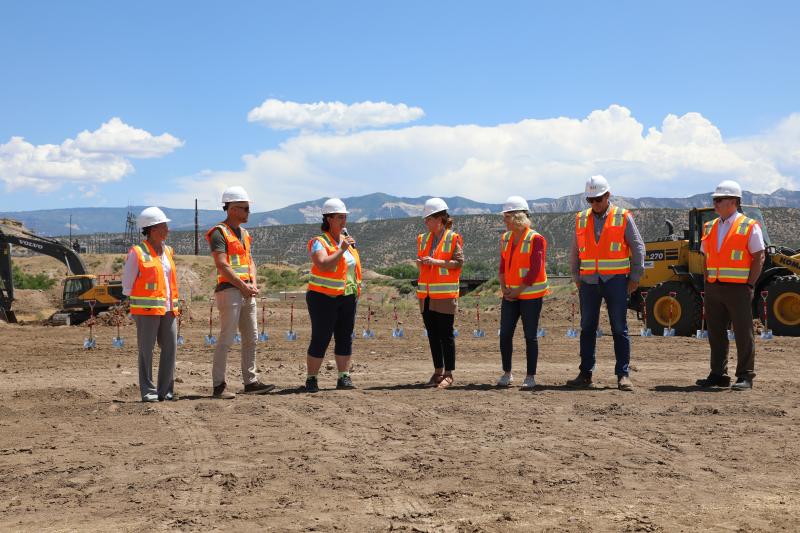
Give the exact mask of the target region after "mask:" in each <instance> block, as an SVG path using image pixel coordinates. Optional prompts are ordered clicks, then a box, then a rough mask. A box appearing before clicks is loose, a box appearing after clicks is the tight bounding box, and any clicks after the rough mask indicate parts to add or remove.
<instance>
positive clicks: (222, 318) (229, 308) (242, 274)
mask: <svg viewBox="0 0 800 533" xmlns="http://www.w3.org/2000/svg"><path fill="white" fill-rule="evenodd" d="M222 209H223V210H224V211H225V213H226V214H227V216H226V217H225V220H224V221H222V222H220V223H219V224H217V225H216V226H214V227H213V228H211V229H210V230H208V232H207V233H206V240H207V241H208V245H209V248H210V250H211V256H212V257H213V258H214V265H215V266H216V267H217V286H216V288H215V289H214V301H215V302H216V305H217V309H219V322H220V332H219V336H218V338H217V344H216V346H215V348H214V362H213V366H212V370H211V379H212V385H213V394H212V396H213V397H214V398H220V399H233V398H235V397H236V394H235V393H234V392H232V391H229V390H228V385H227V383H226V382H225V368H226V366H227V360H228V350H229V349H230V347H231V346H232V345H233V343H234V337H235V335H236V332H237V331H239V333H240V335H241V342H242V382H243V383H244V391H243V392H244V393H245V394H265V393H267V392H269V391H271V390H272V389H274V388H275V385H271V384H266V383H261V382H260V381H259V380H258V375H257V374H256V339H257V336H258V326H257V323H256V320H257V317H256V308H257V306H256V296H258V294H259V291H258V283H257V279H256V265H255V262H254V261H253V255H252V238H251V237H250V233H248V231H247V230H246V229H245V228H244V227H242V224H246V223H247V219H248V218H249V216H250V196H249V195H248V194H247V191H245V190H244V188H243V187H240V186H238V185H237V186H232V187H228V188H227V189H225V191H224V192H223V193H222Z"/></svg>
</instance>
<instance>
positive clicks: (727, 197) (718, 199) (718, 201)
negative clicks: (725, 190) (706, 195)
mask: <svg viewBox="0 0 800 533" xmlns="http://www.w3.org/2000/svg"><path fill="white" fill-rule="evenodd" d="M733 199H734V198H733V197H732V196H719V197H717V198H714V203H715V204H718V203H720V202H721V201H722V200H733Z"/></svg>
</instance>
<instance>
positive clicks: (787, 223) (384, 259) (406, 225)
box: [170, 208, 800, 270]
mask: <svg viewBox="0 0 800 533" xmlns="http://www.w3.org/2000/svg"><path fill="white" fill-rule="evenodd" d="M762 211H763V213H764V218H765V222H766V225H767V228H768V233H769V237H770V238H771V241H772V242H773V243H778V244H782V245H784V246H789V247H792V248H795V249H798V248H800V209H797V208H765V209H763V210H762ZM574 216H575V215H574V213H534V214H533V215H532V217H531V218H532V222H533V227H534V229H536V230H537V231H539V232H540V233H542V234H543V235H544V236H545V238H546V239H547V242H548V258H549V260H550V263H551V265H553V266H554V265H555V264H565V263H566V256H567V254H568V252H569V247H570V243H571V239H572V234H573V231H574V229H573V228H574V220H575V219H574ZM634 216H635V220H636V223H637V226H638V227H639V229H640V231H641V232H642V235H643V237H644V238H645V240H648V239H656V238H659V237H664V236H666V232H667V227H666V224H665V222H664V220H665V219H669V220H671V221H672V222H673V223H674V225H675V233H676V234H678V235H681V234H682V232H683V230H684V229H688V219H687V212H686V210H684V209H637V210H636V212H635V214H634ZM455 229H456V230H457V231H458V232H460V233H461V234H462V235H463V236H464V242H465V246H464V248H465V255H466V257H467V261H468V262H471V263H474V264H480V265H486V266H487V268H488V270H491V269H492V268H496V265H497V254H498V239H499V236H500V233H501V231H502V230H503V224H502V219H501V217H500V216H499V215H465V216H459V217H456V219H455ZM348 230H350V233H351V234H352V235H353V236H354V237H355V238H356V241H357V243H358V244H357V245H358V247H359V249H360V250H361V251H362V256H363V259H364V262H365V265H366V266H367V267H368V268H373V269H374V268H377V267H381V266H390V265H393V264H396V263H399V262H402V261H409V260H413V258H414V257H415V246H416V244H415V243H416V235H417V234H418V233H420V232H422V231H424V225H423V223H422V221H421V220H420V219H419V218H405V219H397V220H373V221H367V222H361V223H354V224H350V225H349V226H348ZM251 234H252V235H253V239H254V250H255V253H256V256H257V258H258V261H259V262H281V261H283V262H287V263H290V264H296V265H301V264H305V263H307V262H308V256H307V252H306V243H307V242H308V240H309V239H310V238H311V237H313V236H315V235H318V234H319V225H317V224H292V225H286V226H274V227H261V228H251ZM170 241H171V243H172V245H173V246H175V247H176V249H177V250H178V253H181V254H191V253H193V252H194V240H193V234H191V233H188V232H173V233H172V234H170ZM201 250H202V251H203V253H205V250H206V247H205V243H201Z"/></svg>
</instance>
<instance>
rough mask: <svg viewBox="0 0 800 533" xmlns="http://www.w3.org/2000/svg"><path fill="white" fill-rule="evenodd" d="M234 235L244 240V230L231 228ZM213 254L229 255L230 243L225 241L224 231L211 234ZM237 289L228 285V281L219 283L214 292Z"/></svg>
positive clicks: (219, 230)
mask: <svg viewBox="0 0 800 533" xmlns="http://www.w3.org/2000/svg"><path fill="white" fill-rule="evenodd" d="M231 231H233V234H234V235H236V238H237V239H239V240H240V241H241V240H242V228H231ZM208 247H209V249H210V250H211V252H212V253H213V252H222V253H224V254H226V253H228V243H227V241H226V240H225V235H223V234H222V230H221V229H219V228H217V230H216V231H215V232H213V233H212V234H211V242H210V243H209V245H208ZM235 288H236V287H234V286H233V284H231V283H228V282H227V281H223V282H222V283H218V284H217V287H216V288H215V289H214V292H219V291H224V290H225V289H235Z"/></svg>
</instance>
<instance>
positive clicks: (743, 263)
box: [697, 180, 764, 391]
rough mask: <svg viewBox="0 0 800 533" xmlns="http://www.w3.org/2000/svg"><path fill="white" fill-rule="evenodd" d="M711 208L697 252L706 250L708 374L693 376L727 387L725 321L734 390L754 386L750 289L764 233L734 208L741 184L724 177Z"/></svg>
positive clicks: (761, 260) (761, 253) (737, 205)
mask: <svg viewBox="0 0 800 533" xmlns="http://www.w3.org/2000/svg"><path fill="white" fill-rule="evenodd" d="M711 196H712V197H713V199H714V211H716V213H717V214H718V215H719V218H715V219H714V220H711V221H709V222H706V224H705V227H704V228H703V240H702V243H701V245H700V250H701V251H702V252H703V254H705V258H704V267H705V273H706V274H705V281H706V283H705V293H706V294H705V306H706V324H707V327H708V344H709V345H710V347H711V373H710V374H709V375H708V377H707V378H705V379H699V380H697V384H698V385H699V386H701V387H727V386H728V385H730V383H731V378H730V377H729V376H728V346H729V343H728V334H727V329H728V324H729V323H732V324H733V333H734V337H735V338H736V355H737V363H736V383H735V384H734V385H733V386H732V387H731V389H733V390H739V391H741V390H749V389H751V388H753V378H754V377H755V375H756V374H755V371H754V369H755V360H756V350H755V340H754V338H753V292H754V286H755V283H756V281H758V277H759V276H760V275H761V268H762V267H763V266H764V237H763V234H762V232H761V227H760V226H759V225H758V222H756V221H755V220H753V219H752V218H749V217H746V216H745V215H744V214H742V213H740V212H739V208H740V206H741V204H742V188H741V187H740V186H739V184H738V183H736V182H735V181H731V180H725V181H723V182H722V183H720V184H719V185H717V188H716V190H715V191H714V194H712V195H711Z"/></svg>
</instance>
